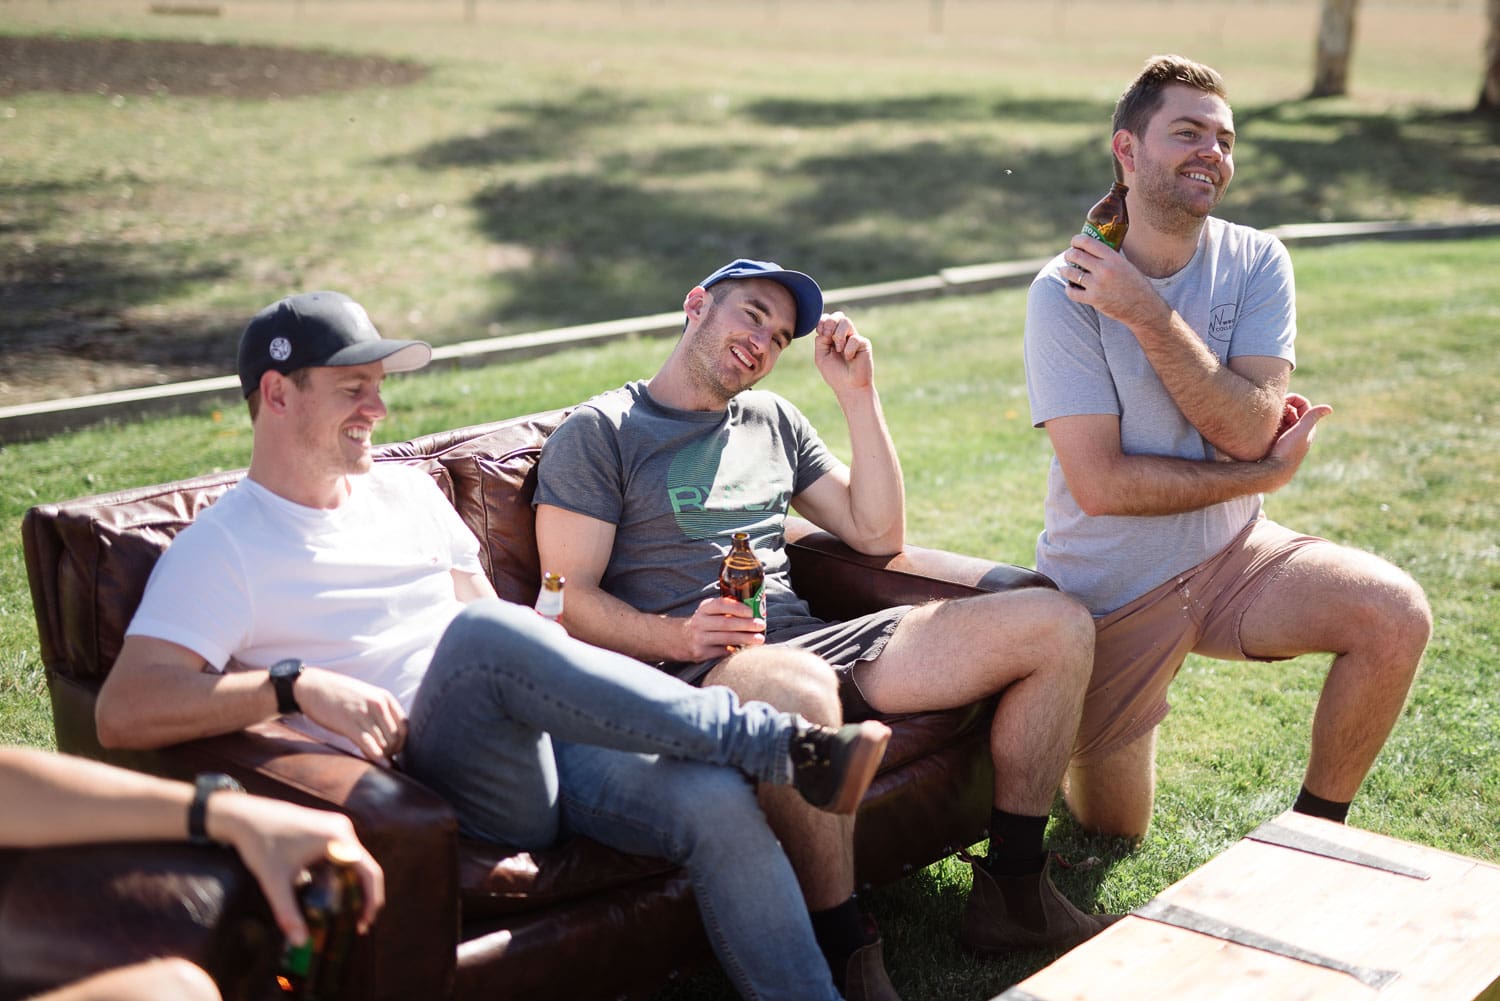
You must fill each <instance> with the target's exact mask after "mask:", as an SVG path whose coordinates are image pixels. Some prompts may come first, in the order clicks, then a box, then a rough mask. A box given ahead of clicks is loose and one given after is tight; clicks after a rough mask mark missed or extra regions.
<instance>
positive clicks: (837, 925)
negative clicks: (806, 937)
mask: <svg viewBox="0 0 1500 1001" xmlns="http://www.w3.org/2000/svg"><path fill="white" fill-rule="evenodd" d="M807 916H808V917H809V918H811V919H812V927H813V937H814V938H816V939H817V940H818V948H819V949H821V950H823V958H824V959H826V960H827V961H828V970H829V972H830V973H832V974H833V984H834V986H835V987H837V988H838V989H839V990H840V991H843V989H844V974H845V973H846V972H847V971H848V968H849V957H850V956H852V955H854V953H855V951H856V950H858V949H861V948H863V947H864V946H866V945H868V944H869V943H868V942H866V941H865V916H864V913H863V912H862V911H861V910H860V909H859V904H858V903H857V902H856V901H855V899H854V898H853V897H850V898H849V899H848V900H846V901H844V902H843V903H842V904H839V905H838V906H837V907H829V908H827V909H826V910H821V911H809V912H808V915H807Z"/></svg>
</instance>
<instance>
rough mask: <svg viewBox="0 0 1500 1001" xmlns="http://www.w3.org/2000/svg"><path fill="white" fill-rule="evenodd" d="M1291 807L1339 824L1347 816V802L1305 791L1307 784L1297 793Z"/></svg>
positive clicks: (1310, 815) (1299, 811)
mask: <svg viewBox="0 0 1500 1001" xmlns="http://www.w3.org/2000/svg"><path fill="white" fill-rule="evenodd" d="M1292 809H1293V810H1295V811H1297V812H1298V813H1305V814H1307V815H1308V816H1309V817H1322V818H1323V819H1324V820H1332V821H1335V822H1336V823H1340V824H1342V823H1343V822H1344V821H1345V820H1347V819H1348V817H1349V804H1348V803H1335V802H1334V801H1333V800H1331V799H1324V798H1322V797H1321V796H1314V795H1313V794H1312V793H1310V792H1308V791H1307V786H1303V787H1302V791H1301V792H1299V793H1298V794H1297V802H1295V803H1293V804H1292Z"/></svg>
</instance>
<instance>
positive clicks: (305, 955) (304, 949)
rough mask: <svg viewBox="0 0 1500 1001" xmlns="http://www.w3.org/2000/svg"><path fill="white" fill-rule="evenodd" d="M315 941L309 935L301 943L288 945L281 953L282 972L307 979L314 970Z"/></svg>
mask: <svg viewBox="0 0 1500 1001" xmlns="http://www.w3.org/2000/svg"><path fill="white" fill-rule="evenodd" d="M312 957H313V941H312V937H311V936H309V937H308V939H307V941H306V942H303V943H302V944H301V945H288V946H287V947H286V950H285V951H284V952H283V953H282V954H281V972H282V973H284V974H289V975H291V976H294V977H300V978H303V979H306V977H307V975H308V973H310V972H311V971H312Z"/></svg>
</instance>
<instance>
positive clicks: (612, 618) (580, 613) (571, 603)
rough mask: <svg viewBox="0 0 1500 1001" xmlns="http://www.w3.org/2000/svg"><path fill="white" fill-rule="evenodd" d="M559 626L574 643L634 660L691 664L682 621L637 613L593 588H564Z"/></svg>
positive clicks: (572, 586)
mask: <svg viewBox="0 0 1500 1001" xmlns="http://www.w3.org/2000/svg"><path fill="white" fill-rule="evenodd" d="M562 623H563V625H564V626H565V627H566V628H567V630H568V634H569V635H570V636H572V637H573V638H574V639H579V640H582V641H583V642H585V643H591V644H593V645H594V646H597V647H603V648H604V649H606V650H614V651H615V652H616V653H623V654H625V655H626V656H629V657H634V658H636V659H637V660H644V661H650V662H656V661H664V660H691V659H693V658H692V657H691V656H689V654H688V653H686V652H684V650H683V647H682V644H683V642H684V640H683V636H684V630H683V620H682V619H678V618H673V617H671V616H667V615H655V614H652V613H650V612H641V611H637V610H636V609H634V608H632V607H631V606H630V605H628V604H626V603H625V602H623V601H621V600H620V599H619V598H616V597H614V596H613V595H611V594H608V593H606V592H605V591H603V590H601V589H600V588H597V587H586V586H579V585H574V584H572V583H569V584H568V596H567V601H566V603H565V605H564V609H563V617H562Z"/></svg>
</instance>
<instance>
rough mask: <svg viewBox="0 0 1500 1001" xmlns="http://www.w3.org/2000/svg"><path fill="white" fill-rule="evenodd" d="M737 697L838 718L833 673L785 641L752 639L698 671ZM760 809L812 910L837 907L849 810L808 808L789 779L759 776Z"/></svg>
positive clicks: (843, 891) (846, 887)
mask: <svg viewBox="0 0 1500 1001" xmlns="http://www.w3.org/2000/svg"><path fill="white" fill-rule="evenodd" d="M703 684H705V685H724V686H725V687H727V688H730V689H732V690H733V691H734V692H735V693H736V694H738V695H739V697H740V699H741V700H746V701H748V700H756V701H760V702H768V703H770V704H771V705H773V706H775V707H776V708H777V709H779V710H781V711H782V712H788V713H798V714H800V715H801V716H802V717H803V718H804V719H806V720H807V721H808V722H810V723H819V724H822V725H823V726H833V727H836V726H839V725H841V724H842V723H843V710H842V707H841V706H840V703H839V691H838V679H837V677H835V675H834V673H833V669H832V668H830V667H829V666H828V664H827V663H825V662H824V661H823V660H822V658H820V657H817V656H815V655H813V654H811V653H808V652H806V651H804V650H797V649H793V648H790V647H779V646H769V647H753V648H750V649H746V650H743V651H741V652H739V653H736V654H734V655H733V656H731V657H727V658H725V659H724V660H723V661H721V662H720V663H718V664H717V665H715V666H714V668H713V669H712V670H711V671H709V673H708V675H707V677H705V678H704V679H703ZM759 797H760V804H761V809H763V810H764V811H765V814H766V820H767V822H768V823H769V824H770V826H771V830H773V831H775V832H776V835H777V836H778V837H779V838H780V839H781V843H782V846H783V847H784V848H785V849H786V854H787V858H788V859H789V860H790V861H791V863H792V870H793V871H794V872H796V874H797V879H798V881H799V883H800V884H801V886H802V894H803V896H804V897H805V898H806V900H807V906H808V909H809V910H813V911H819V910H823V909H825V908H829V907H834V906H836V905H838V904H840V903H842V902H843V901H845V900H848V899H849V896H850V894H852V893H853V892H854V817H853V815H852V814H850V815H840V814H833V813H825V812H823V811H821V810H817V809H815V808H813V807H812V806H811V805H810V804H809V803H808V802H807V801H806V800H804V799H803V798H802V797H801V796H800V795H798V793H797V792H796V790H795V789H794V788H792V787H791V786H775V785H770V784H768V783H761V785H760V790H759Z"/></svg>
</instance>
